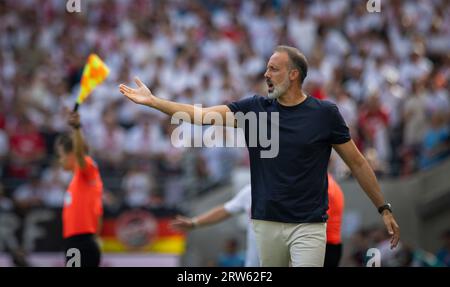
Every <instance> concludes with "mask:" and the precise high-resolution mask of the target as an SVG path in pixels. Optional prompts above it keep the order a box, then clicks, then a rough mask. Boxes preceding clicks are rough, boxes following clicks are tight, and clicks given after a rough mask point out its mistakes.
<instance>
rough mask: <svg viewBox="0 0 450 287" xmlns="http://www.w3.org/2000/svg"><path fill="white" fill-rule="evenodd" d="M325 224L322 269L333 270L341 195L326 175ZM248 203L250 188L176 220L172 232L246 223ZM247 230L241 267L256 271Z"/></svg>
mask: <svg viewBox="0 0 450 287" xmlns="http://www.w3.org/2000/svg"><path fill="white" fill-rule="evenodd" d="M328 199H329V209H328V212H327V213H328V215H329V218H328V224H327V245H326V252H325V263H324V267H337V266H339V261H340V259H341V255H342V243H341V226H342V215H343V213H344V194H343V193H342V190H341V188H340V187H339V184H338V183H337V182H336V181H334V179H333V177H332V176H331V174H328ZM251 203H252V197H251V185H250V184H249V185H246V186H245V187H244V188H242V189H241V190H240V191H239V192H238V193H237V194H236V195H235V196H234V197H233V198H232V199H231V200H229V201H227V202H226V203H225V204H222V205H219V206H216V207H214V208H212V209H211V210H209V211H207V212H205V213H202V214H200V215H198V216H196V217H194V218H187V217H183V216H177V218H176V219H175V220H173V221H172V222H171V225H172V226H173V227H174V228H177V229H180V230H183V231H190V230H192V229H195V228H199V227H203V226H208V225H212V224H216V223H219V222H222V221H224V220H226V219H228V218H230V217H231V216H233V215H236V214H240V213H246V214H248V215H249V220H250V207H251ZM250 225H251V222H249V224H248V227H249V228H247V249H246V254H245V267H258V266H259V255H258V249H257V247H256V239H255V233H254V232H253V230H252V229H251V228H250Z"/></svg>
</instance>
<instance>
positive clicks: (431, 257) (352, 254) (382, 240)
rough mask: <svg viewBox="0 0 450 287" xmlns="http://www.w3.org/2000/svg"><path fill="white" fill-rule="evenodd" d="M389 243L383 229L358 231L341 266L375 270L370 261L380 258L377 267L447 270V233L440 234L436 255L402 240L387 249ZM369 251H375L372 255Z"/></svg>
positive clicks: (449, 233)
mask: <svg viewBox="0 0 450 287" xmlns="http://www.w3.org/2000/svg"><path fill="white" fill-rule="evenodd" d="M390 240H391V238H390V236H389V234H388V233H387V232H386V229H385V228H384V226H373V227H370V228H364V229H361V230H359V231H358V232H356V233H355V234H354V235H353V236H352V238H351V241H350V242H349V243H350V244H349V245H350V246H345V247H346V248H347V249H348V250H349V251H348V254H347V256H344V258H343V260H342V262H341V263H342V264H344V265H345V266H357V267H365V266H368V265H369V266H371V267H374V264H375V263H373V260H372V261H371V259H372V258H375V257H376V256H379V257H378V258H379V259H380V261H379V262H378V264H379V265H378V266H382V267H450V230H447V231H445V232H443V233H442V235H441V240H442V245H441V246H440V247H438V248H437V252H436V253H435V254H433V253H431V252H428V251H426V250H423V249H421V248H419V247H417V246H414V245H413V244H410V243H408V242H404V241H401V242H400V244H399V246H397V248H395V249H390ZM371 248H375V249H376V251H375V252H371V251H370V249H371Z"/></svg>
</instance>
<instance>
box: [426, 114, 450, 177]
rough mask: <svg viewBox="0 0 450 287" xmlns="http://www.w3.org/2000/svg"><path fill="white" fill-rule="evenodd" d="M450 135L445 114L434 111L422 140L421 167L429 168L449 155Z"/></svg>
mask: <svg viewBox="0 0 450 287" xmlns="http://www.w3.org/2000/svg"><path fill="white" fill-rule="evenodd" d="M449 136H450V131H449V126H448V125H447V123H446V122H445V114H443V113H441V112H436V113H433V114H432V115H431V119H430V122H429V126H428V128H427V129H426V131H425V135H424V138H423V141H422V150H421V158H420V167H421V169H429V168H431V167H433V166H434V165H436V164H437V163H439V162H441V161H442V160H443V159H445V158H446V157H448V155H449V153H450V145H449V141H448V138H449Z"/></svg>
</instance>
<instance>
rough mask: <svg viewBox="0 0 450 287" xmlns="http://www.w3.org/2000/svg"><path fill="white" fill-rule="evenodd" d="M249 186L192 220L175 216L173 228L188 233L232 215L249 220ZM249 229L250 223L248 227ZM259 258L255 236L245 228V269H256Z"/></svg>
mask: <svg viewBox="0 0 450 287" xmlns="http://www.w3.org/2000/svg"><path fill="white" fill-rule="evenodd" d="M251 203H252V198H251V185H250V184H249V185H246V186H245V187H244V188H242V189H241V190H240V191H239V192H238V193H237V194H236V195H235V196H234V197H233V198H232V199H231V200H229V201H227V202H226V203H225V204H222V205H219V206H216V207H214V208H213V209H211V210H209V211H207V212H205V213H203V214H200V215H198V216H196V217H194V218H187V217H183V216H177V217H176V219H175V220H173V221H172V222H171V225H172V226H173V227H174V228H177V229H180V230H183V231H190V230H192V229H194V228H198V227H202V226H208V225H212V224H216V223H219V222H222V221H224V220H225V219H228V218H230V217H231V216H233V215H236V214H240V213H246V214H248V216H249V219H250V206H251ZM248 227H250V222H249V226H248ZM258 266H259V257H258V249H257V247H256V239H255V234H254V232H253V231H252V229H251V228H247V248H246V252H245V267H258Z"/></svg>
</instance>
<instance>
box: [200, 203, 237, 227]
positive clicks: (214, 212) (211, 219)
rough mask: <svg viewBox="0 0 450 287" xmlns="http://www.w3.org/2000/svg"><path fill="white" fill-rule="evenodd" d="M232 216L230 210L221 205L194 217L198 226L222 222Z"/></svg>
mask: <svg viewBox="0 0 450 287" xmlns="http://www.w3.org/2000/svg"><path fill="white" fill-rule="evenodd" d="M230 216H231V214H230V213H228V211H226V210H225V208H224V207H223V206H219V207H216V208H213V209H211V210H210V211H208V212H206V213H204V214H201V215H199V216H197V217H195V218H194V219H195V220H196V225H197V226H206V225H211V224H214V223H218V222H221V221H223V220H225V219H227V218H229V217H230Z"/></svg>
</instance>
